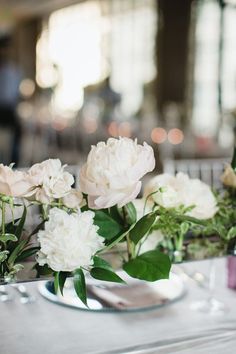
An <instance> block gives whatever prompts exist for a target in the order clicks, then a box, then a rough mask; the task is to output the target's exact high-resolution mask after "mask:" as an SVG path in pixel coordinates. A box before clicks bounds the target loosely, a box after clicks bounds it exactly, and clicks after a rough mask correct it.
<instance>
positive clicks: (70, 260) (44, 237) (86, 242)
mask: <svg viewBox="0 0 236 354" xmlns="http://www.w3.org/2000/svg"><path fill="white" fill-rule="evenodd" d="M93 218H94V213H93V212H92V211H85V212H83V213H80V214H77V213H74V214H68V213H66V212H65V211H64V210H61V209H58V208H53V209H51V210H50V212H49V220H48V221H47V222H46V223H45V230H42V231H39V233H38V240H39V243H40V247H41V249H40V251H39V252H38V258H37V261H38V263H39V265H41V266H42V265H44V264H48V266H49V267H50V268H51V269H53V270H55V271H68V272H70V271H73V270H75V269H77V268H79V267H89V266H90V265H91V264H92V256H93V255H94V254H95V253H96V252H97V251H98V250H99V249H100V248H102V247H103V238H102V237H101V236H99V235H98V233H97V231H98V227H97V226H96V225H94V224H93Z"/></svg>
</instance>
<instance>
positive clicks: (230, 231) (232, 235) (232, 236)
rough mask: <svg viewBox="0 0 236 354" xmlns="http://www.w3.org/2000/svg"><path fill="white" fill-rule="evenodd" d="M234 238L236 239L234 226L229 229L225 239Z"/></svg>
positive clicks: (235, 227)
mask: <svg viewBox="0 0 236 354" xmlns="http://www.w3.org/2000/svg"><path fill="white" fill-rule="evenodd" d="M234 237H236V226H233V227H231V229H229V231H228V233H227V236H226V239H227V240H231V239H232V238H234Z"/></svg>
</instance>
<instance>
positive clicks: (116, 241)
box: [97, 225, 133, 254]
mask: <svg viewBox="0 0 236 354" xmlns="http://www.w3.org/2000/svg"><path fill="white" fill-rule="evenodd" d="M132 228H133V225H131V227H130V228H129V229H128V230H126V231H125V232H124V233H123V234H121V235H119V236H118V237H117V238H116V239H115V240H114V241H112V242H111V243H109V245H107V246H106V247H104V248H103V249H101V250H99V251H98V252H97V254H98V253H104V252H106V251H107V250H109V249H111V248H112V247H114V246H115V245H116V244H117V243H119V242H120V241H122V240H123V238H125V236H126V235H127V234H128V233H129V232H130V230H132Z"/></svg>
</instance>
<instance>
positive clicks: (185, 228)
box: [180, 221, 190, 236]
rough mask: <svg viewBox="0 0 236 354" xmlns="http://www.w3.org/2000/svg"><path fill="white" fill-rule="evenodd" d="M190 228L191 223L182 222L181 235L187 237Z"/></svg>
mask: <svg viewBox="0 0 236 354" xmlns="http://www.w3.org/2000/svg"><path fill="white" fill-rule="evenodd" d="M189 227H190V225H189V223H188V222H186V221H184V222H182V223H181V224H180V233H181V235H182V236H185V235H186V233H187V232H188V230H189Z"/></svg>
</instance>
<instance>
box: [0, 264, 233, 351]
mask: <svg viewBox="0 0 236 354" xmlns="http://www.w3.org/2000/svg"><path fill="white" fill-rule="evenodd" d="M183 267H184V269H186V270H187V271H188V272H189V271H195V270H197V271H200V272H203V273H205V274H207V273H208V270H209V261H200V262H192V263H189V264H184V265H183ZM216 267H217V279H216V292H215V293H216V297H217V298H218V299H220V300H222V301H224V302H225V304H226V305H227V307H228V311H227V312H226V313H225V314H224V315H212V316H209V315H207V314H206V313H199V312H195V311H193V310H191V309H190V305H191V303H192V302H193V301H195V300H198V299H203V298H205V297H206V296H207V291H206V289H202V288H201V287H199V286H198V285H197V284H196V283H194V282H192V281H189V282H188V284H187V285H188V293H187V295H186V296H185V298H184V299H182V300H181V301H179V302H176V303H173V304H172V305H170V306H168V307H165V308H162V309H158V310H154V311H153V310H152V311H146V312H137V313H93V312H87V311H80V310H75V309H71V308H66V307H62V306H58V305H56V304H53V303H51V302H49V301H47V300H46V299H44V298H43V297H41V295H40V294H39V293H38V291H37V286H38V284H37V282H34V283H28V284H27V285H26V286H27V289H28V291H29V292H30V293H32V294H34V296H35V297H36V298H37V299H36V302H34V303H31V304H26V305H23V304H21V303H20V302H19V299H18V298H17V297H16V298H15V299H14V301H12V302H7V303H0V310H1V324H0V354H32V353H33V354H69V353H70V354H86V353H91V354H108V353H109V354H125V353H133V354H134V353H135V354H139V353H140V354H141V353H152V354H154V353H158V354H159V353H161V354H164V353H172V354H173V353H174V354H179V353H186V354H198V353H201V354H212V353H214V354H220V353H224V354H232V353H234V352H236V291H233V290H230V289H227V287H226V259H225V258H223V259H218V260H216ZM9 291H14V289H10V290H9ZM148 343H156V347H155V348H151V349H147V346H146V345H147V344H148ZM139 345H141V347H140V348H138V346H139ZM135 347H136V348H135ZM144 347H145V348H146V349H145V350H144V351H141V349H142V348H144Z"/></svg>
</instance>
